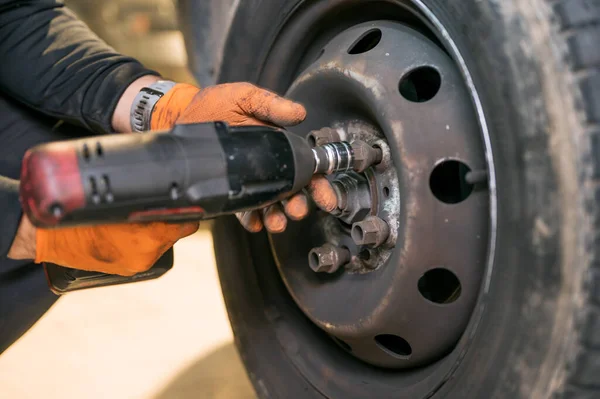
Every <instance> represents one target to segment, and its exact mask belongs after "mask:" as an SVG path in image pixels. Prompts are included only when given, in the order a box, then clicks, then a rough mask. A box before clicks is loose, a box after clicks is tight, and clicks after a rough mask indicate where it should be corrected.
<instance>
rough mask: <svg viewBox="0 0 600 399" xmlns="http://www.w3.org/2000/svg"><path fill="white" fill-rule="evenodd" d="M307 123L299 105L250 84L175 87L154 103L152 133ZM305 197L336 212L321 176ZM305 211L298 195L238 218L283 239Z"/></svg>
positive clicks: (333, 198)
mask: <svg viewBox="0 0 600 399" xmlns="http://www.w3.org/2000/svg"><path fill="white" fill-rule="evenodd" d="M305 117H306V110H305V109H304V107H303V106H302V105H300V104H298V103H294V102H292V101H290V100H286V99H285V98H282V97H280V96H278V95H276V94H274V93H271V92H269V91H267V90H263V89H260V88H258V87H256V86H254V85H252V84H250V83H231V84H222V85H217V86H212V87H207V88H205V89H202V90H200V89H198V88H197V87H194V86H191V85H186V84H178V85H176V86H175V87H174V88H173V89H171V90H170V91H169V92H167V94H166V95H165V96H163V97H162V98H161V99H160V100H159V101H158V102H157V103H156V106H155V108H154V111H153V113H152V120H151V129H152V130H164V129H168V128H171V127H172V126H173V125H174V124H175V123H198V122H212V121H222V122H227V123H228V124H230V125H232V126H236V125H271V126H280V127H287V126H294V125H297V124H299V123H300V122H302V121H303V120H304V118H305ZM306 191H307V193H308V195H310V196H311V197H312V198H313V200H314V201H315V204H316V205H317V206H318V207H320V208H321V209H324V210H325V211H328V212H330V211H332V210H333V209H335V207H336V206H337V199H336V196H335V193H334V191H333V188H332V187H331V185H330V184H329V182H328V181H327V179H325V177H323V176H315V177H314V178H313V180H312V181H311V183H310V184H309V185H308V187H307V188H306ZM308 210H309V208H308V199H307V197H306V195H305V194H304V193H298V194H295V195H294V196H292V197H291V198H289V199H288V200H286V201H284V202H283V203H282V204H274V205H271V206H269V207H267V208H266V209H262V210H259V211H251V212H244V213H240V214H238V215H236V216H237V217H238V220H240V222H241V223H242V225H243V226H244V227H245V228H246V229H247V230H248V231H250V232H258V231H261V230H262V228H263V226H264V227H266V228H267V230H268V231H269V232H271V233H281V232H283V231H284V230H285V229H286V227H287V217H289V218H290V219H292V220H301V219H303V218H305V217H306V216H307V215H308ZM286 215H287V217H286Z"/></svg>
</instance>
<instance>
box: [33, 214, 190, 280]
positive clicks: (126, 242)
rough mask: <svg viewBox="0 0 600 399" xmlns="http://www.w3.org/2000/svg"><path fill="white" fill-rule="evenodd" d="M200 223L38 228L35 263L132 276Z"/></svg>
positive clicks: (149, 265) (155, 259) (145, 268)
mask: <svg viewBox="0 0 600 399" xmlns="http://www.w3.org/2000/svg"><path fill="white" fill-rule="evenodd" d="M196 230H198V223H197V222H194V223H185V224H167V223H146V224H115V225H103V226H91V227H87V226H85V227H69V228H61V229H51V230H44V229H37V230H36V250H35V262H36V263H42V262H49V263H55V264H57V265H61V266H66V267H70V268H73V269H81V270H91V271H99V272H104V273H108V274H119V275H123V276H131V275H134V274H136V273H140V272H143V271H146V270H148V269H149V268H151V267H152V265H154V263H156V261H157V260H158V259H159V258H160V257H161V256H162V255H163V254H164V253H165V252H166V251H167V250H169V248H171V247H172V246H173V245H174V244H175V242H177V241H178V240H179V239H181V238H183V237H187V236H189V235H191V234H193V233H195V232H196Z"/></svg>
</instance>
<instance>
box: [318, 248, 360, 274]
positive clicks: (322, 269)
mask: <svg viewBox="0 0 600 399" xmlns="http://www.w3.org/2000/svg"><path fill="white" fill-rule="evenodd" d="M350 258H351V254H350V251H349V250H348V249H347V248H342V247H336V246H335V245H332V244H329V243H328V244H325V245H323V246H322V247H318V248H313V249H312V250H311V251H310V252H309V253H308V264H309V265H310V268H311V269H312V270H313V271H315V272H317V273H335V272H336V271H338V269H339V268H340V267H341V266H343V265H345V264H346V263H348V262H350Z"/></svg>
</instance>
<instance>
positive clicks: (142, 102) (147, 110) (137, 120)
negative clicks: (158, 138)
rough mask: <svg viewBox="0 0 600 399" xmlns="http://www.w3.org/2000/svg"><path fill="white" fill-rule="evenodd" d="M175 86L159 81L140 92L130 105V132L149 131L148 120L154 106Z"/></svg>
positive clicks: (165, 81)
mask: <svg viewBox="0 0 600 399" xmlns="http://www.w3.org/2000/svg"><path fill="white" fill-rule="evenodd" d="M175 84H176V83H175V82H173V81H171V80H159V81H157V82H154V83H153V84H151V85H150V86H147V87H144V88H142V89H141V90H140V92H139V93H138V94H137V96H135V99H134V100H133V104H132V105H131V112H130V121H131V129H132V131H134V132H146V131H148V130H150V118H151V117H152V111H153V110H154V106H155V105H156V103H157V102H158V100H159V99H160V98H161V97H162V96H164V95H165V94H166V93H167V92H168V91H169V90H171V89H172V88H173V86H175Z"/></svg>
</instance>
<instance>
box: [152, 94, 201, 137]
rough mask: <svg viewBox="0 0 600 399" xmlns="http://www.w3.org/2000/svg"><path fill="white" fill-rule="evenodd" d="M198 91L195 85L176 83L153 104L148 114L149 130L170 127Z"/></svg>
mask: <svg viewBox="0 0 600 399" xmlns="http://www.w3.org/2000/svg"><path fill="white" fill-rule="evenodd" d="M199 92H200V89H199V88H198V87H196V86H193V85H190V84H187V83H178V84H176V85H175V86H174V87H173V88H172V89H171V90H169V91H168V92H167V93H165V94H164V95H163V96H162V97H161V98H160V99H159V100H158V101H157V102H156V104H155V106H154V108H153V110H152V114H151V115H150V130H164V129H170V128H171V127H173V126H174V125H175V123H176V122H177V120H178V119H179V117H180V116H181V115H182V114H183V113H184V111H185V110H186V109H187V108H188V105H189V104H190V103H191V102H192V100H193V99H194V97H195V96H196V95H197V94H198V93H199Z"/></svg>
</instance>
